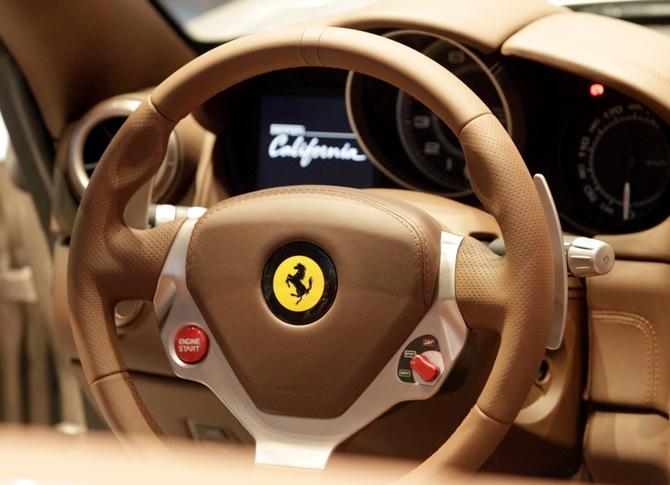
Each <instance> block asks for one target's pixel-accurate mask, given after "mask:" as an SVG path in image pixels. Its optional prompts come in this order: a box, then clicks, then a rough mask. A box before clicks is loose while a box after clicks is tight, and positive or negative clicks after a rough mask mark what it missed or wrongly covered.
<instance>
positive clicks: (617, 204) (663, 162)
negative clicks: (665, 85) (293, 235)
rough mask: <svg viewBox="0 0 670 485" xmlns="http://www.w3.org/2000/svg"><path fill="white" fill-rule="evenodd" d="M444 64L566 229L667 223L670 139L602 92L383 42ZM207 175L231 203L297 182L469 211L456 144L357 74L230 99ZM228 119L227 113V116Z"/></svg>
mask: <svg viewBox="0 0 670 485" xmlns="http://www.w3.org/2000/svg"><path fill="white" fill-rule="evenodd" d="M386 36H387V37H390V38H392V39H394V40H396V41H398V42H401V43H403V44H406V45H408V46H410V47H412V48H413V49H416V50H418V51H420V52H422V53H424V54H425V55H426V56H428V57H430V58H432V59H434V60H435V61H436V62H438V63H440V64H441V65H443V66H444V67H445V68H447V69H448V70H449V71H451V72H452V73H453V74H455V75H456V76H457V77H458V78H459V79H461V80H462V81H463V82H464V83H465V84H466V85H467V86H468V87H470V88H471V89H472V90H473V91H474V92H475V93H476V94H477V95H478V96H479V97H480V98H481V99H482V100H483V101H484V102H485V103H486V104H487V105H488V106H489V108H490V109H491V111H492V112H493V113H494V115H495V116H496V117H497V118H498V119H499V120H500V122H501V123H502V124H503V126H504V127H505V128H506V129H507V130H508V132H509V133H510V135H511V137H512V139H513V140H514V141H515V143H516V144H517V146H518V147H519V150H520V151H521V153H522V155H523V156H524V159H525V160H526V163H527V164H528V167H529V170H530V171H531V173H543V174H544V175H545V177H546V178H547V180H548V182H549V185H550V188H551V190H552V193H553V196H554V199H555V201H556V205H557V208H558V211H559V214H560V216H561V219H562V222H563V226H564V229H565V230H568V231H572V232H577V233H579V234H583V235H593V234H603V233H624V232H633V231H638V230H642V229H645V228H649V227H651V226H654V225H656V224H658V223H659V222H661V221H662V220H664V219H665V218H667V217H668V216H670V128H669V127H668V124H667V123H666V122H665V121H663V120H662V119H660V118H659V117H658V116H657V115H656V114H655V113H654V112H653V111H652V110H651V109H649V108H648V107H646V106H644V105H643V104H642V103H640V102H638V101H637V100H634V99H631V98H629V97H627V96H625V95H623V94H621V93H619V92H617V91H616V90H614V89H612V88H611V87H609V86H607V85H605V84H602V83H600V82H598V80H587V79H583V78H580V77H577V76H574V75H572V74H568V73H565V72H563V71H559V70H556V69H552V68H549V67H546V66H543V65H540V64H536V63H533V62H530V61H527V60H522V59H516V58H507V57H503V56H501V55H500V54H497V53H493V54H485V53H482V52H479V51H476V50H474V49H472V48H469V47H467V46H464V45H461V44H459V43H457V42H455V41H453V40H450V39H446V38H442V37H437V36H434V35H430V34H425V33H421V32H416V31H408V30H403V31H394V32H389V33H387V34H386ZM225 105H226V110H225V111H224V110H221V111H220V112H221V113H222V114H223V113H224V112H225V113H227V116H228V118H229V122H228V126H229V129H227V130H226V131H225V133H224V134H223V135H222V136H220V137H219V143H217V147H216V149H215V164H214V165H215V171H218V173H219V175H220V178H221V179H225V181H226V182H227V184H228V186H229V187H230V188H231V190H232V192H233V193H241V192H247V191H251V190H256V189H260V188H266V187H273V186H279V185H295V184H305V183H310V184H314V183H315V184H331V185H346V186H351V187H360V188H366V187H404V188H408V189H414V190H422V191H428V192H433V193H438V194H441V195H444V196H446V197H450V198H454V199H457V200H460V201H461V202H464V203H467V204H472V205H477V204H478V201H477V199H476V197H475V196H474V194H473V192H472V189H471V187H470V183H469V180H468V169H467V163H466V161H465V158H464V156H463V152H462V150H461V147H460V145H459V142H458V139H457V138H456V136H455V135H454V134H453V133H452V132H451V131H450V130H449V129H448V128H447V127H446V125H445V124H444V123H443V122H442V121H441V120H439V118H438V117H437V116H436V115H435V114H434V113H432V112H431V111H430V110H429V109H428V108H426V107H425V106H424V105H423V104H421V103H420V102H418V101H417V100H415V99H413V98H412V97H411V96H409V95H407V94H406V93H404V92H402V91H400V90H398V89H397V88H396V87H394V86H391V85H389V84H386V83H384V82H382V81H379V80H377V79H374V78H370V77H367V76H364V75H361V74H358V73H346V72H343V71H334V70H323V69H315V68H308V69H298V70H291V71H280V72H277V73H273V74H269V75H265V76H262V77H260V78H256V79H254V80H251V81H249V82H247V83H244V84H243V85H241V86H239V87H238V88H236V91H235V95H234V96H229V98H228V102H227V103H226V104H225ZM230 108H232V109H230Z"/></svg>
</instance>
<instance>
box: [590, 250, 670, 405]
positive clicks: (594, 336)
mask: <svg viewBox="0 0 670 485" xmlns="http://www.w3.org/2000/svg"><path fill="white" fill-rule="evenodd" d="M668 282H670V265H668V264H659V263H652V262H643V261H622V260H619V261H617V263H616V265H615V267H614V269H613V270H612V272H611V273H610V274H609V275H607V276H603V277H599V278H593V279H590V280H589V281H588V303H589V312H590V333H591V339H590V346H591V348H590V351H589V356H590V376H589V382H590V389H589V392H590V397H591V399H592V400H593V401H595V402H597V403H601V404H608V405H615V406H627V407H633V408H646V409H649V410H656V411H659V412H661V413H667V412H668V402H669V400H670V373H669V369H670V318H669V317H668V301H670V287H669V285H668Z"/></svg>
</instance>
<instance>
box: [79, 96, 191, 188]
mask: <svg viewBox="0 0 670 485" xmlns="http://www.w3.org/2000/svg"><path fill="white" fill-rule="evenodd" d="M141 102H142V98H140V97H139V96H138V97H136V98H135V97H126V96H124V97H117V98H111V99H108V100H106V101H103V102H102V103H100V104H98V105H96V106H94V107H93V108H92V109H91V110H90V111H89V112H88V113H86V115H84V117H83V118H82V119H81V120H80V121H79V123H78V124H77V126H76V127H75V128H74V130H73V132H72V138H71V141H70V156H69V160H68V178H69V180H70V184H71V185H72V188H73V190H74V192H75V193H76V194H77V196H79V197H81V196H82V195H83V194H84V191H85V190H86V187H87V186H88V181H89V180H90V178H91V175H92V174H93V171H94V170H95V167H96V165H97V164H98V162H99V161H100V158H101V157H102V154H103V153H104V152H105V150H106V149H107V145H109V142H110V141H111V140H112V138H113V137H114V135H116V132H117V131H119V129H120V128H121V125H123V123H124V122H125V121H126V119H128V117H129V116H130V115H131V113H132V112H133V111H135V110H136V109H137V108H138V107H139V105H140V104H141ZM180 153H181V151H180V148H179V139H178V138H177V134H176V133H175V132H172V135H171V136H170V141H169V142H168V148H167V153H166V154H165V160H164V161H163V165H162V166H161V168H160V170H159V171H158V173H157V174H156V178H155V181H154V200H160V199H162V198H163V197H165V195H166V194H167V193H168V191H169V190H170V188H171V187H172V183H173V182H174V180H175V178H176V175H177V171H178V169H179V163H180Z"/></svg>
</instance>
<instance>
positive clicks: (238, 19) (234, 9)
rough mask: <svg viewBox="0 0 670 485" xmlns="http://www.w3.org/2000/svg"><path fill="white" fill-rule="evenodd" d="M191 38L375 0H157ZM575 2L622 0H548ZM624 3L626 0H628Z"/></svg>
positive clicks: (209, 39)
mask: <svg viewBox="0 0 670 485" xmlns="http://www.w3.org/2000/svg"><path fill="white" fill-rule="evenodd" d="M157 1H158V4H159V5H160V6H161V7H162V8H163V9H164V10H165V12H166V13H167V14H168V15H169V16H170V17H171V18H172V19H173V20H174V21H175V22H176V23H177V24H178V25H179V26H180V27H181V29H182V30H183V31H184V33H185V34H186V35H187V36H188V37H190V38H191V39H192V40H193V41H195V42H200V43H220V42H224V41H226V40H230V39H234V38H236V37H240V36H242V35H245V34H250V33H252V32H260V31H264V30H272V29H276V28H281V27H287V26H289V25H295V24H300V23H304V22H307V21H309V20H312V19H314V18H319V17H327V16H330V15H338V14H343V13H346V12H350V11H353V10H356V9H359V8H361V7H364V6H366V5H369V4H371V3H375V2H377V1H379V0H192V1H185V0H157ZM551 1H552V2H553V3H555V4H557V5H566V6H575V5H585V4H599V3H610V4H611V3H621V2H623V1H626V0H587V1H585V0H551ZM628 3H630V1H629V0H628Z"/></svg>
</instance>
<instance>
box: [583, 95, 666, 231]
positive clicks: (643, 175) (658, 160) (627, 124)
mask: <svg viewBox="0 0 670 485" xmlns="http://www.w3.org/2000/svg"><path fill="white" fill-rule="evenodd" d="M576 149H577V153H576V157H575V159H576V164H575V165H574V166H573V169H572V170H573V176H576V180H577V184H576V188H577V192H578V195H579V197H580V199H581V200H582V203H583V205H585V206H587V207H589V208H590V214H593V217H594V218H595V219H598V220H600V221H603V222H605V223H606V224H607V225H609V226H611V227H613V228H616V227H625V226H630V225H635V224H636V223H637V222H639V221H641V220H642V219H643V218H645V217H646V216H648V215H650V214H652V213H653V212H655V210H656V209H657V208H658V207H659V204H661V203H663V201H665V200H666V199H667V195H668V183H669V182H670V145H669V143H668V133H667V127H666V126H665V125H664V124H663V122H662V121H661V120H660V119H658V117H657V116H656V115H654V114H653V113H652V112H651V111H649V110H648V109H647V108H645V107H644V106H642V105H640V104H639V103H635V102H621V103H618V104H615V105H612V106H609V107H607V108H606V109H605V110H603V111H601V112H599V113H597V115H596V116H595V117H593V118H591V119H589V121H588V123H587V124H586V126H585V131H584V132H583V134H582V135H581V137H580V138H579V144H578V147H577V148H576Z"/></svg>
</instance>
